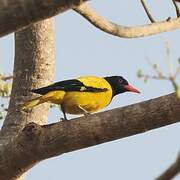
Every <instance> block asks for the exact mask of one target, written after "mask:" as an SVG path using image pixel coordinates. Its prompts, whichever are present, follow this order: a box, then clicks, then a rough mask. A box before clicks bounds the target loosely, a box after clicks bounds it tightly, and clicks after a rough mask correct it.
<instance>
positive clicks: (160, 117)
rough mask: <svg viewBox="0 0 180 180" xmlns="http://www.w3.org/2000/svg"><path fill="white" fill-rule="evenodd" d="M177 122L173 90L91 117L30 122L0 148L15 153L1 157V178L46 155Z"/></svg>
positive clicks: (179, 107)
mask: <svg viewBox="0 0 180 180" xmlns="http://www.w3.org/2000/svg"><path fill="white" fill-rule="evenodd" d="M177 122H180V101H179V100H178V99H177V98H176V96H175V94H170V95H167V96H163V97H160V98H156V99H153V100H149V101H145V102H141V103H138V104H134V105H130V106H126V107H123V108H117V109H113V110H110V111H106V112H102V113H97V114H93V115H91V116H89V117H88V118H86V117H81V118H77V119H74V120H70V121H67V122H66V121H65V122H58V123H54V124H49V125H43V126H41V125H38V124H35V123H30V124H28V125H27V126H26V127H25V128H24V129H23V130H22V131H21V132H20V133H19V135H18V136H16V137H15V138H14V139H13V140H12V141H10V142H9V144H7V146H5V147H4V149H1V151H2V152H1V154H2V153H3V151H5V152H6V155H7V156H8V154H11V153H13V154H14V156H12V157H11V158H12V159H11V160H10V161H7V159H6V158H0V167H1V168H0V179H4V180H5V177H7V173H6V176H4V174H5V172H7V171H8V172H9V173H8V178H9V179H11V178H12V177H18V176H19V175H21V173H23V172H24V171H26V170H27V169H29V168H31V167H32V166H33V165H34V164H35V163H37V162H39V161H41V160H43V159H47V158H50V157H53V156H57V155H60V154H63V153H67V152H70V151H74V150H78V149H82V148H87V147H90V146H93V145H97V144H101V143H105V142H109V141H112V140H116V139H119V138H124V137H127V136H132V135H135V134H138V133H143V132H146V131H148V130H151V129H155V128H159V127H162V126H166V125H169V124H172V123H177ZM27 142H28V143H27ZM0 157H2V156H0ZM3 163H5V164H6V167H4V168H5V169H3V168H2V166H1V165H2V164H3Z"/></svg>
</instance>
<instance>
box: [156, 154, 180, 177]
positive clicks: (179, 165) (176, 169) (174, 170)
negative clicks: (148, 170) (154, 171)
mask: <svg viewBox="0 0 180 180" xmlns="http://www.w3.org/2000/svg"><path fill="white" fill-rule="evenodd" d="M179 173H180V152H179V154H178V157H177V159H176V161H175V162H174V163H173V164H172V165H171V166H170V167H169V168H168V169H167V170H166V171H165V172H164V173H163V174H161V175H160V176H159V177H158V178H157V179H156V180H170V179H173V178H174V177H175V176H177V175H178V174H179Z"/></svg>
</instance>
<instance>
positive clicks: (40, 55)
mask: <svg viewBox="0 0 180 180" xmlns="http://www.w3.org/2000/svg"><path fill="white" fill-rule="evenodd" d="M53 23H54V22H53V20H52V19H47V20H45V21H41V22H39V23H36V24H34V25H32V26H30V27H29V28H27V29H24V30H23V31H19V32H17V33H15V62H14V72H13V85H12V93H11V99H10V105H9V108H8V114H7V116H6V119H5V121H4V123H3V127H2V130H1V132H0V135H1V136H0V139H1V140H2V139H3V138H5V139H7V138H8V137H10V138H12V136H14V135H16V134H17V133H18V131H19V130H21V129H22V128H23V127H24V126H25V124H27V123H29V122H32V121H34V120H36V122H37V123H40V124H44V123H45V122H46V121H47V112H48V106H47V105H42V106H40V107H39V108H37V109H34V110H33V111H31V112H28V113H24V112H21V111H19V110H18V109H16V107H17V106H18V104H20V103H21V102H24V101H25V100H27V99H28V98H29V96H32V94H30V93H29V92H30V89H31V88H36V87H40V86H44V85H47V84H49V83H50V82H52V80H53V77H54V60H55V53H54V47H55V46H54V25H53ZM39 113H41V114H42V115H44V116H42V117H39V116H37V114H39Z"/></svg>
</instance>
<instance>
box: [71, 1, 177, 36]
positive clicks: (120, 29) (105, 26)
mask: <svg viewBox="0 0 180 180" xmlns="http://www.w3.org/2000/svg"><path fill="white" fill-rule="evenodd" d="M74 10H75V11H76V12H77V13H79V14H81V15H82V16H83V17H84V18H86V19H87V20H88V21H89V22H90V23H91V24H93V25H94V26H96V27H97V28H99V29H101V30H102V31H104V32H106V33H109V34H112V35H114V36H118V37H123V38H137V37H144V36H149V35H153V34H158V33H162V32H166V31H172V30H175V29H179V28H180V18H176V19H172V20H169V21H161V22H156V23H153V24H148V25H144V26H135V27H127V26H122V25H118V24H115V23H113V22H110V21H108V20H106V19H105V18H104V17H102V16H100V15H99V14H98V13H96V12H95V11H94V10H92V9H91V8H90V7H89V6H88V5H87V4H85V3H83V4H81V5H80V6H77V7H75V8H74Z"/></svg>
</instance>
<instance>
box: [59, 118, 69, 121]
mask: <svg viewBox="0 0 180 180" xmlns="http://www.w3.org/2000/svg"><path fill="white" fill-rule="evenodd" d="M60 121H68V119H67V118H60Z"/></svg>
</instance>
